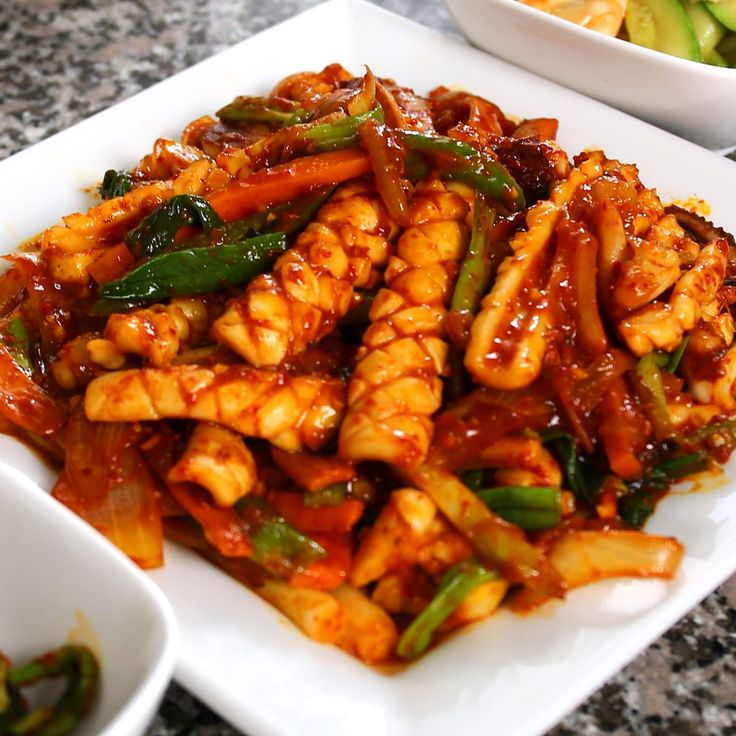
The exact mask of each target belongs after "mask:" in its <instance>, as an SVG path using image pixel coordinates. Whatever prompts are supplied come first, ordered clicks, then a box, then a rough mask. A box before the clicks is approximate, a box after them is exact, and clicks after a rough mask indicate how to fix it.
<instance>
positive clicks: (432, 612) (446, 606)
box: [396, 559, 498, 659]
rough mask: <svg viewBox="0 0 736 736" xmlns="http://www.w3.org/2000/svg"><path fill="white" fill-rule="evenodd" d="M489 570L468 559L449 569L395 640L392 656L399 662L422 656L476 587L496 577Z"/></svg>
mask: <svg viewBox="0 0 736 736" xmlns="http://www.w3.org/2000/svg"><path fill="white" fill-rule="evenodd" d="M497 577H498V575H497V574H496V573H495V572H493V571H492V570H488V569H486V568H485V567H483V566H482V565H481V564H480V563H479V562H478V561H477V560H474V559H470V560H465V561H464V562H461V563H459V564H458V565H455V566H454V567H451V568H450V569H449V570H448V571H447V572H446V573H445V575H444V577H443V578H442V582H441V583H440V585H439V588H438V589H437V593H435V596H434V598H432V600H431V601H430V603H429V605H428V606H427V607H426V608H425V609H424V610H423V611H422V612H421V613H420V614H419V615H418V616H417V617H416V618H415V619H414V620H413V621H412V622H411V624H410V625H409V627H408V628H407V629H406V631H404V633H403V634H402V635H401V638H400V639H399V644H398V646H397V648H396V653H397V654H398V655H399V657H401V658H402V659H415V658H416V657H418V656H419V655H420V654H422V653H423V652H424V651H425V650H426V649H427V647H428V646H429V644H430V642H431V641H432V635H433V634H434V632H435V631H436V630H437V629H438V628H439V627H440V626H441V625H442V624H443V623H444V622H445V621H446V620H447V619H448V618H449V616H450V615H451V614H452V612H453V611H454V610H455V609H456V608H457V607H458V606H459V605H460V604H461V603H462V602H463V601H464V600H465V599H466V598H467V597H468V594H469V593H470V592H472V591H473V590H475V588H477V587H478V586H479V585H483V583H487V582H489V581H491V580H494V579H495V578H497Z"/></svg>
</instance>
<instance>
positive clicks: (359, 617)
mask: <svg viewBox="0 0 736 736" xmlns="http://www.w3.org/2000/svg"><path fill="white" fill-rule="evenodd" d="M332 595H333V596H334V597H335V598H336V599H337V602H338V603H339V604H340V606H341V607H342V610H343V611H344V612H345V615H346V619H347V621H346V626H345V630H344V636H343V638H342V639H341V640H339V641H338V642H337V644H338V646H339V647H341V648H342V649H344V650H345V651H347V652H348V653H350V654H354V655H355V656H357V657H358V658H359V659H361V660H363V662H367V663H368V664H376V663H377V662H383V661H384V660H386V659H388V658H389V657H390V656H391V655H392V654H393V652H394V649H395V648H396V644H397V643H398V641H399V632H398V630H397V628H396V624H395V623H394V622H393V620H392V619H391V617H390V616H389V615H388V614H387V613H386V611H384V610H383V609H382V608H381V607H380V606H378V605H376V603H374V602H373V601H372V600H371V599H370V598H368V597H367V596H366V595H365V594H363V593H361V592H360V591H359V590H356V589H355V588H353V587H352V586H350V585H341V586H340V587H339V588H337V589H336V590H333V591H332Z"/></svg>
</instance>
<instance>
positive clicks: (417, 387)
mask: <svg viewBox="0 0 736 736" xmlns="http://www.w3.org/2000/svg"><path fill="white" fill-rule="evenodd" d="M464 195H465V196H463V195H462V194H460V193H459V192H458V191H452V190H451V189H450V188H448V186H447V185H445V184H443V183H442V182H441V181H439V180H432V181H430V182H428V183H427V184H424V185H420V186H419V187H417V190H416V192H415V194H414V199H413V202H412V205H411V210H410V213H409V217H410V222H411V226H410V227H409V228H408V229H407V230H405V231H404V232H403V233H402V235H401V237H400V238H399V241H398V245H397V253H396V256H395V257H394V258H392V259H391V261H390V262H389V265H388V267H387V269H386V273H385V280H386V288H385V289H382V290H381V291H380V292H379V294H378V295H377V297H376V299H375V302H374V303H373V306H372V308H371V312H370V320H371V325H370V327H369V328H368V329H367V330H366V332H365V334H364V336H363V347H362V348H361V353H360V360H359V363H358V365H357V366H356V368H355V371H354V372H353V374H352V377H351V379H350V387H349V391H348V411H347V413H346V416H345V420H344V421H343V424H342V427H341V430H340V454H341V455H342V456H343V457H345V458H349V459H351V460H355V461H361V460H381V461H384V462H388V463H394V464H397V465H400V466H410V465H416V464H418V463H421V462H423V461H424V459H425V457H426V455H427V452H428V450H429V445H430V443H431V440H432V432H433V423H432V420H431V416H432V414H434V413H435V412H436V411H437V410H438V409H439V407H440V404H441V401H442V382H441V380H440V376H441V375H442V374H443V372H444V370H445V364H446V359H447V344H446V342H445V340H444V339H443V322H444V319H445V316H446V312H447V310H446V304H447V301H448V300H449V298H450V295H451V293H452V288H453V283H454V278H455V275H456V272H457V263H458V260H459V259H460V258H462V257H463V254H464V253H465V250H466V248H467V243H468V238H469V229H468V227H467V225H466V224H465V220H466V217H467V216H468V212H469V209H470V206H469V204H468V200H469V199H470V196H471V195H470V192H469V190H466V191H464Z"/></svg>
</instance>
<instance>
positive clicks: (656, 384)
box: [634, 351, 676, 440]
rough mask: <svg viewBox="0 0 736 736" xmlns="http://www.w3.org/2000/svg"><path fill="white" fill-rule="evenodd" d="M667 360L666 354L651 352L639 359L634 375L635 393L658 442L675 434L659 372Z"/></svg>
mask: <svg viewBox="0 0 736 736" xmlns="http://www.w3.org/2000/svg"><path fill="white" fill-rule="evenodd" d="M669 360H670V359H669V356H667V354H666V353H660V352H657V351H652V352H651V353H647V354H646V355H645V356H644V357H643V358H640V359H639V362H638V363H637V364H636V371H635V373H634V378H635V380H634V386H635V388H636V392H637V394H638V396H639V398H640V399H641V401H642V403H643V405H644V409H645V411H646V412H647V416H648V417H649V419H650V420H651V422H652V427H653V429H654V436H655V437H656V438H657V439H658V440H665V439H667V438H669V437H674V436H675V434H676V433H675V428H674V427H673V426H672V420H671V419H670V413H669V409H668V408H667V396H666V395H665V392H664V383H663V381H662V373H661V371H660V368H664V367H665V366H666V365H667V364H668V363H669Z"/></svg>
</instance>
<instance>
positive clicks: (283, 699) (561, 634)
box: [0, 0, 736, 736]
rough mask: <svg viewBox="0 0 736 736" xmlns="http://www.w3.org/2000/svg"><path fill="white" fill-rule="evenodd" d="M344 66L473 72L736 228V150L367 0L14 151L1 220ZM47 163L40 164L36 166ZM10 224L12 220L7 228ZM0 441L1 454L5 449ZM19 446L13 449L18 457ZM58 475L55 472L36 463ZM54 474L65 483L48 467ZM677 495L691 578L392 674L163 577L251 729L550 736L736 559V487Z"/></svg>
mask: <svg viewBox="0 0 736 736" xmlns="http://www.w3.org/2000/svg"><path fill="white" fill-rule="evenodd" d="M333 61H338V62H340V63H342V64H343V65H344V66H346V67H348V68H350V69H352V70H354V71H355V72H356V73H357V72H360V70H361V65H362V64H368V65H370V67H371V68H372V69H373V71H374V72H375V73H376V74H379V75H381V76H392V77H394V78H396V79H397V80H398V81H399V82H401V83H402V84H405V85H409V86H412V87H414V88H415V89H416V90H418V91H420V92H427V91H429V89H431V88H432V87H433V86H435V85H438V84H446V85H448V86H449V85H462V86H464V87H466V88H468V89H470V90H473V91H475V92H477V93H479V94H481V95H484V96H486V97H488V98H489V99H491V100H493V101H494V102H496V103H497V104H499V105H500V106H501V108H502V109H503V110H505V111H506V112H508V113H509V114H513V115H516V116H518V117H535V116H544V117H557V118H559V119H560V122H561V126H560V142H561V144H562V145H563V146H564V148H565V149H566V150H567V151H568V152H569V153H570V154H571V155H572V154H575V153H577V152H578V151H580V150H582V149H584V148H590V147H602V148H604V149H605V150H606V152H607V153H608V154H609V156H610V157H618V158H621V159H624V160H626V161H635V162H637V163H638V164H639V165H640V168H641V172H642V179H643V181H644V182H645V183H647V184H648V185H650V186H652V185H653V186H657V187H658V188H659V191H660V193H661V194H662V196H663V197H664V198H680V199H684V198H686V197H689V196H696V197H698V198H702V199H704V200H706V201H707V202H708V203H709V204H710V206H711V207H712V217H713V219H714V220H715V221H716V222H717V223H718V224H720V225H722V226H723V227H725V228H727V229H729V230H731V231H736V209H735V208H734V207H733V197H732V194H731V192H730V185H731V183H732V182H733V181H734V180H735V178H736V177H735V175H736V168H735V167H734V164H733V163H732V162H729V161H726V160H723V159H720V158H719V157H717V156H715V155H714V154H712V153H710V152H708V151H706V150H704V149H702V148H699V147H697V146H695V145H693V144H691V143H688V142H686V141H683V140H681V139H679V138H676V137H674V136H672V135H670V134H668V133H664V132H662V131H660V130H658V129H656V128H654V127H651V126H650V125H647V124H645V123H642V122H640V121H638V120H635V119H634V118H631V117H628V116H627V115H624V114H622V113H620V112H616V111H614V110H612V109H610V108H608V107H605V106H604V105H601V104H599V103H597V102H594V101H592V100H590V99H587V98H585V97H583V96H581V95H579V94H577V93H574V92H571V91H570V90H567V89H565V88H563V87H560V86H557V85H555V84H553V83H550V82H548V81H545V80H542V79H540V78H539V77H536V76H534V75H532V74H529V73H528V72H525V71H522V70H520V69H518V68H515V67H513V66H511V65H509V64H507V63H504V62H502V61H499V60H496V59H494V58H491V57H489V56H487V55H486V54H484V53H482V52H479V51H477V50H474V49H471V48H469V47H467V46H465V45H463V44H460V43H457V42H454V41H451V40H448V39H446V38H444V37H442V36H441V35H439V34H437V33H435V32H433V31H430V30H428V29H426V28H423V27H421V26H418V25H416V24H414V23H411V22H409V21H407V20H404V19H402V18H400V17H398V16H395V15H392V14H390V13H387V12H385V11H383V10H380V9H378V8H376V7H374V6H372V5H369V4H366V3H362V2H358V1H356V0H343V1H334V2H328V3H325V4H323V5H320V6H318V7H316V8H314V9H312V10H310V11H309V12H307V13H304V14H303V15H300V16H298V17H296V18H294V19H292V20H290V21H287V22H286V23H283V24H281V25H279V26H276V27H274V28H272V29H270V30H268V31H266V32H264V33H262V34H260V35H258V36H255V37H253V38H251V39H249V40H247V41H245V42H244V43H241V44H239V45H237V46H235V47H233V48H232V49H230V50H228V51H226V52H224V53H222V54H220V55H218V56H215V57H214V58H212V59H209V60H208V61H205V62H203V63H201V64H199V65H197V66H195V67H193V68H191V69H189V70H187V71H186V72H183V73H182V74H179V75H177V76H175V77H173V78H171V79H169V80H168V81H166V82H163V83H162V84H159V85H157V86H155V87H153V88H151V89H148V90H146V91H145V92H143V93H141V94H139V95H137V96H136V97H134V98H132V99H130V100H127V101H126V102H124V103H122V104H121V105H118V106H117V107H114V108H112V109H110V110H107V111H105V112H103V113H100V114H99V115H96V116H95V117H93V118H91V119H89V120H87V121H85V122H83V123H81V124H79V125H77V126H76V127H74V128H71V129H70V130H68V131H66V132H64V133H61V134H59V135H57V136H55V137H53V138H51V139H49V140H47V141H45V142H43V143H41V144H39V145H37V146H35V147H33V148H31V149H29V150H27V151H24V152H22V153H20V154H18V155H17V156H15V157H13V158H12V159H9V160H7V161H5V162H3V163H1V164H0V203H2V208H3V211H2V215H1V218H2V223H1V224H2V227H3V228H5V232H6V233H10V234H11V235H12V237H10V238H6V239H5V243H4V246H5V250H10V249H11V248H12V247H13V246H14V245H15V244H17V242H19V241H20V240H21V239H22V238H24V237H28V236H31V235H33V234H34V233H36V232H38V231H39V230H40V229H41V228H43V227H45V226H48V225H50V224H51V223H52V222H53V221H55V220H56V218H58V217H59V216H60V215H62V214H64V213H66V212H69V211H73V210H75V209H80V208H83V207H85V206H86V205H87V204H88V203H87V201H86V197H85V196H84V194H83V193H82V191H81V190H82V188H84V187H88V186H89V185H90V184H92V183H93V182H95V181H98V180H99V179H100V177H101V175H102V172H104V170H105V169H107V168H109V167H111V166H114V167H117V168H123V167H130V166H131V165H133V164H134V163H135V162H137V161H138V159H139V158H140V157H141V156H142V155H143V154H144V153H146V152H147V151H149V150H150V148H151V145H152V142H153V140H154V139H155V138H156V137H158V136H160V135H169V136H177V135H179V133H180V131H181V130H182V128H183V127H184V125H185V124H186V123H187V122H189V121H190V120H192V119H194V118H195V117H198V116H200V115H202V114H204V113H207V112H211V111H213V110H216V109H217V108H218V107H220V106H221V105H222V104H224V103H225V102H228V101H229V100H230V99H231V98H232V97H234V96H235V95H237V94H243V93H265V92H267V91H268V90H269V88H270V87H271V86H272V85H273V84H274V82H276V81H277V80H278V79H279V78H281V77H282V76H284V75H286V74H289V73H291V72H294V71H297V70H303V69H320V68H322V67H323V66H324V65H325V64H327V63H330V62H333ZM39 172H43V175H42V176H39ZM0 232H2V230H0ZM1 448H2V446H1V445H0V452H1V451H2V449H1ZM20 456H22V452H21V451H20V450H16V451H14V461H15V460H16V459H17V458H18V457H20ZM34 472H35V474H36V477H37V478H38V479H39V480H41V481H42V482H44V479H43V471H42V470H41V469H39V468H36V469H35V471H34ZM45 482H46V483H47V484H48V482H50V479H48V478H46V480H45ZM732 489H733V486H732V485H731V484H730V483H724V484H723V485H722V486H721V487H719V488H717V489H715V490H709V491H703V492H700V493H697V494H690V495H673V496H671V497H670V498H668V499H667V500H666V501H665V502H664V503H663V504H662V505H661V507H660V508H659V509H658V511H657V513H656V516H655V518H654V519H653V520H652V522H651V523H650V525H649V530H650V531H652V532H655V533H663V534H669V535H673V536H676V537H678V538H679V539H680V540H682V542H683V543H684V544H685V546H686V548H687V556H686V558H685V560H684V562H683V565H682V569H681V571H680V573H679V574H678V576H677V578H676V579H675V580H674V581H673V582H672V583H670V584H664V583H661V582H644V581H636V580H633V581H621V582H607V583H602V584H598V585H596V586H592V587H589V588H587V589H583V590H580V591H577V592H575V593H573V594H571V595H570V596H569V599H568V601H567V602H565V603H564V604H562V605H555V606H550V607H549V608H548V609H546V610H545V611H544V612H542V613H539V614H536V615H533V616H530V617H528V618H518V617H515V616H513V615H511V614H507V613H501V614H499V615H498V616H496V617H495V618H493V619H491V620H489V621H486V622H482V623H480V624H479V625H477V626H475V627H473V628H472V629H471V630H468V631H464V632H462V633H460V634H459V635H457V636H455V637H454V638H452V639H451V640H450V641H448V642H446V643H445V644H443V645H442V646H441V647H438V648H437V649H436V650H433V651H432V652H430V653H429V654H428V655H427V656H426V657H425V658H424V659H422V660H421V661H420V662H418V663H416V664H414V665H413V666H411V667H410V668H408V669H406V670H404V671H402V672H398V673H394V674H383V673H380V672H378V671H375V670H373V669H370V668H368V667H366V666H364V665H362V664H361V663H359V662H357V661H356V660H353V659H351V658H350V657H348V656H347V655H345V654H343V653H342V652H341V651H339V650H337V649H333V648H330V647H327V646H322V645H319V644H315V643H313V642H311V641H309V640H308V639H307V638H305V637H304V636H303V635H302V634H301V633H299V632H298V631H296V630H295V629H294V628H293V627H292V626H291V625H290V624H288V623H287V622H285V621H284V620H283V618H282V617H281V616H280V615H279V614H277V613H275V612H274V610H273V609H271V608H270V607H269V606H267V605H266V604H265V603H263V602H262V601H261V600H260V599H258V598H257V597H256V596H255V595H252V594H250V593H249V592H248V591H246V590H245V589H244V588H243V587H241V586H240V585H239V584H237V583H236V582H234V581H232V580H231V579H230V578H228V577H227V576H226V575H224V574H223V573H221V572H219V571H218V570H216V569H214V568H212V567H211V566H210V565H208V564H207V563H206V562H204V561H202V560H200V559H199V558H198V557H196V556H195V555H193V554H190V553H188V552H187V551H184V550H181V549H176V548H172V547H171V546H170V547H169V548H168V550H167V563H166V566H165V568H164V569H162V570H159V571H156V572H154V573H153V575H152V577H153V579H154V580H155V581H156V582H157V583H158V584H159V585H160V586H161V588H162V589H163V591H164V592H165V593H166V595H167V596H168V597H169V600H170V601H171V602H172V603H173V605H174V609H175V611H176V613H177V615H178V618H179V623H180V625H181V629H182V651H181V658H180V661H179V665H178V669H177V672H176V676H177V678H178V679H179V681H180V682H181V683H182V684H183V685H184V686H185V687H187V688H189V689H190V690H191V691H192V692H194V693H195V694H197V695H198V696H199V697H200V698H202V699H203V700H204V701H205V702H206V703H208V704H209V705H210V706H211V707H213V708H214V709H215V710H217V711H218V712H219V713H221V714H222V715H223V716H224V717H225V718H227V719H228V720H230V721H231V722H232V723H233V724H235V725H236V726H238V727H239V728H240V729H242V730H244V731H246V732H247V733H248V734H250V735H251V736H266V735H268V736H303V735H304V734H320V736H332V735H337V734H351V736H361V734H366V736H368V735H370V736H380V735H381V734H391V735H392V736H393V735H395V736H405V735H406V736H408V735H409V734H420V733H421V734H422V735H423V736H435V735H439V734H442V736H445V735H446V734H447V733H448V732H449V733H462V734H472V733H478V734H480V733H483V734H486V733H489V732H490V731H493V732H494V733H498V734H503V735H504V736H531V735H533V734H540V733H542V732H544V731H545V730H546V729H548V728H549V727H551V726H552V725H553V724H554V723H555V722H557V721H558V720H559V719H560V718H561V717H562V716H563V715H564V714H565V713H566V712H568V711H569V710H571V709H572V708H573V707H574V706H575V705H577V704H578V703H579V702H580V701H582V700H583V699H584V698H585V697H586V696H587V695H588V694H589V693H591V692H592V691H593V690H595V689H596V688H597V687H598V686H599V685H600V684H601V683H602V682H603V681H604V680H605V679H606V678H608V677H610V676H611V675H612V674H613V673H614V672H616V671H617V670H618V669H620V668H621V667H622V666H623V665H624V664H626V663H627V662H628V661H629V660H630V659H632V658H633V657H634V656H635V655H636V654H637V653H638V652H639V651H641V650H642V649H643V648H644V647H645V646H646V645H648V644H649V643H650V642H651V641H652V640H653V639H655V638H656V637H657V636H658V635H659V634H661V633H662V632H663V631H664V630H665V629H667V628H668V627H669V626H671V625H672V624H673V623H674V622H675V621H676V620H677V619H679V618H680V617H681V616H683V615H684V614H685V613H686V612H687V611H688V610H689V609H690V608H692V607H693V606H694V605H695V604H696V603H698V601H700V600H701V599H702V598H703V597H704V596H705V595H706V594H707V593H708V592H709V591H710V590H712V589H713V588H715V587H716V586H717V585H718V584H719V583H720V582H721V581H722V580H724V579H725V578H726V577H727V576H728V574H729V573H731V572H732V571H733V570H734V569H735V568H736V513H734V511H736V494H734V495H732V494H731V491H732Z"/></svg>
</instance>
